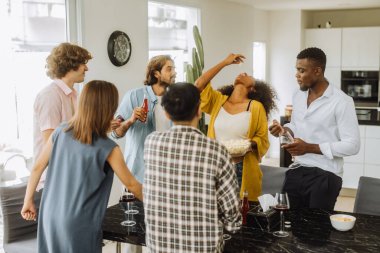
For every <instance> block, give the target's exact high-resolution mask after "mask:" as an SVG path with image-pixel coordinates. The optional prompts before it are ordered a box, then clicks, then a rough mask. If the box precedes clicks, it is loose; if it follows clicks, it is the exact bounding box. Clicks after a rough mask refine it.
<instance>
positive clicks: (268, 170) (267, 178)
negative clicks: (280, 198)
mask: <svg viewBox="0 0 380 253" xmlns="http://www.w3.org/2000/svg"><path fill="white" fill-rule="evenodd" d="M260 169H261V171H262V172H263V178H262V194H266V193H269V194H272V195H275V194H276V193H277V192H281V190H282V186H283V184H284V180H285V173H286V172H287V171H288V170H289V168H284V167H273V166H266V165H260Z"/></svg>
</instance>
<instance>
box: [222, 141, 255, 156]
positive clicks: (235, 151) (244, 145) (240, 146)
mask: <svg viewBox="0 0 380 253" xmlns="http://www.w3.org/2000/svg"><path fill="white" fill-rule="evenodd" d="M221 143H222V144H223V145H224V146H225V147H226V148H227V150H228V153H230V155H231V156H233V157H238V156H243V155H245V153H247V152H248V151H249V150H250V149H251V142H250V141H249V140H247V139H235V140H223V141H221Z"/></svg>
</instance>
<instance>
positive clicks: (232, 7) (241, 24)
mask: <svg viewBox="0 0 380 253" xmlns="http://www.w3.org/2000/svg"><path fill="white" fill-rule="evenodd" d="M160 2H166V3H170V4H176V5H180V6H191V7H195V8H199V9H200V11H201V26H200V30H201V35H202V39H203V47H204V52H205V70H206V69H208V68H210V67H212V66H213V65H215V64H216V63H218V62H219V61H221V60H223V59H224V58H225V57H226V56H227V54H228V53H241V54H243V55H245V56H246V58H247V59H246V61H245V64H243V65H239V66H230V67H228V68H226V69H224V70H223V71H222V72H221V73H220V74H219V75H218V76H216V77H215V79H214V81H213V83H214V85H215V86H216V87H218V86H222V85H225V84H230V83H232V82H233V80H234V78H235V77H236V76H237V74H238V73H240V72H247V73H250V74H252V43H253V41H254V25H255V20H254V9H253V8H252V7H251V6H248V5H243V4H237V3H230V2H225V1H220V0H207V1H204V0H162V1H160Z"/></svg>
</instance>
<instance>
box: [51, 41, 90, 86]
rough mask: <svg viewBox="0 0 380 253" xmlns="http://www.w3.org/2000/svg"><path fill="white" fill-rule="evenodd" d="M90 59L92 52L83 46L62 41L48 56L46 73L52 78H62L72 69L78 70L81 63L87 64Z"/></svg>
mask: <svg viewBox="0 0 380 253" xmlns="http://www.w3.org/2000/svg"><path fill="white" fill-rule="evenodd" d="M90 59H92V56H91V54H90V52H88V51H87V50H86V49H84V48H83V47H80V46H77V45H74V44H70V43H67V42H65V43H61V44H59V45H58V46H57V47H55V48H53V50H52V51H51V53H50V55H49V56H48V57H47V58H46V69H47V71H46V74H47V75H48V76H49V77H50V78H51V79H55V78H62V77H64V76H65V75H66V74H67V73H68V72H70V71H71V70H78V68H79V66H80V65H81V64H87V62H88V61H89V60H90Z"/></svg>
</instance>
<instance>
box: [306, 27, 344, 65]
mask: <svg viewBox="0 0 380 253" xmlns="http://www.w3.org/2000/svg"><path fill="white" fill-rule="evenodd" d="M341 40H342V28H331V29H306V33H305V47H318V48H320V49H322V50H323V51H324V52H325V54H326V57H327V63H326V67H340V66H341V48H342V46H341Z"/></svg>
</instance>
